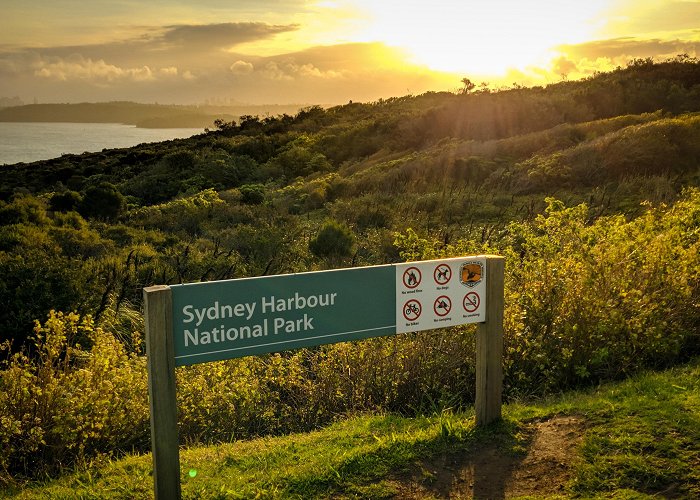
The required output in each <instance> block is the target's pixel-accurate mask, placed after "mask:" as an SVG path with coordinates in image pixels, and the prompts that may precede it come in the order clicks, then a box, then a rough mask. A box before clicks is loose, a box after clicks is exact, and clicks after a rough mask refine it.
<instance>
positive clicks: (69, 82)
mask: <svg viewBox="0 0 700 500" xmlns="http://www.w3.org/2000/svg"><path fill="white" fill-rule="evenodd" d="M699 24H700V1H698V0H692V1H691V0H649V1H647V2H636V1H633V0H589V1H587V2H562V1H560V0H537V1H531V2H522V1H516V0H491V1H488V2H487V1H474V0H461V1H460V0H443V1H435V2H425V1H417V0H403V1H402V0H384V1H374V0H317V1H313V0H275V1H259V0H241V1H237V2H230V1H227V0H202V1H198V2H192V1H190V0H154V1H153V2H147V3H143V2H133V1H129V0H121V1H116V2H115V1H108V0H93V1H92V2H89V3H87V4H86V3H84V2H80V1H78V0H53V1H48V0H27V1H24V2H10V3H9V4H8V5H7V6H4V15H3V17H2V18H1V19H0V97H2V96H5V97H12V96H18V97H19V98H21V99H23V100H25V101H27V100H32V99H34V98H36V99H37V100H38V101H40V102H51V101H53V102H55V101H59V102H60V101H69V102H70V101H82V100H93V101H94V100H135V101H146V102H150V101H155V100H160V101H163V100H165V101H166V102H174V103H193V102H202V101H204V100H211V99H223V100H229V101H230V100H235V101H238V102H258V103H260V102H281V103H289V102H304V103H310V102H320V103H326V104H327V103H336V102H346V101H347V100H365V101H366V100H373V99H377V98H379V97H390V96H395V95H405V94H407V93H421V92H425V91H427V90H449V91H455V90H457V89H458V88H459V87H460V80H461V79H462V78H464V77H468V78H471V79H472V80H474V81H478V82H482V81H484V82H489V85H491V86H492V87H501V86H504V85H512V84H513V83H518V84H520V85H533V84H537V85H542V84H547V83H553V82H557V81H559V80H561V79H562V78H569V79H576V78H583V77H586V76H588V75H591V74H592V73H594V72H596V71H608V70H610V69H613V68H615V67H617V66H620V65H622V66H624V65H625V64H627V62H628V61H629V60H631V59H633V58H638V57H654V58H657V59H664V58H668V57H673V56H675V55H677V54H681V53H686V54H688V55H690V56H691V57H694V56H696V55H697V53H698V50H699V48H700V29H699V28H700V26H699Z"/></svg>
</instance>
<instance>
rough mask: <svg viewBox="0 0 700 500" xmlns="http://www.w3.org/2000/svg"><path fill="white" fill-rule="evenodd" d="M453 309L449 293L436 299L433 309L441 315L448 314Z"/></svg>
mask: <svg viewBox="0 0 700 500" xmlns="http://www.w3.org/2000/svg"><path fill="white" fill-rule="evenodd" d="M451 310H452V301H451V300H450V298H449V297H448V296H447V295H441V296H440V297H438V298H437V299H435V303H434V304H433V311H435V314H437V315H438V316H440V317H443V316H447V315H448V314H449V313H450V311H451Z"/></svg>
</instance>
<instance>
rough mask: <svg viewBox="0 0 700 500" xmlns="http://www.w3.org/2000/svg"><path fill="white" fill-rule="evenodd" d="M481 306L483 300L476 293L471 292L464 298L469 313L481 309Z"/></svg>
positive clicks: (463, 302)
mask: <svg viewBox="0 0 700 500" xmlns="http://www.w3.org/2000/svg"><path fill="white" fill-rule="evenodd" d="M479 304H481V298H480V297H479V294H478V293H476V292H469V293H468V294H466V295H465V296H464V300H463V301H462V305H463V306H464V310H465V311H467V312H468V313H473V312H474V311H476V310H477V309H479Z"/></svg>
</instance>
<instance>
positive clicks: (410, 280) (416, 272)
mask: <svg viewBox="0 0 700 500" xmlns="http://www.w3.org/2000/svg"><path fill="white" fill-rule="evenodd" d="M421 278H422V276H421V274H420V269H418V268H417V267H409V268H408V269H406V270H405V271H404V272H403V285H404V286H405V287H406V288H415V287H417V286H418V285H420V280H421Z"/></svg>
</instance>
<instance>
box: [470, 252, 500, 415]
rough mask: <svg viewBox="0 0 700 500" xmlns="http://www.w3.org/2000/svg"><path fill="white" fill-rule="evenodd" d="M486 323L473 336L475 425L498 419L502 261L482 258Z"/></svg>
mask: <svg viewBox="0 0 700 500" xmlns="http://www.w3.org/2000/svg"><path fill="white" fill-rule="evenodd" d="M485 257H486V322H485V323H479V327H478V330H477V334H476V404H475V410H476V425H478V426H484V425H488V424H489V423H491V422H493V421H494V420H498V419H500V418H501V399H502V392H503V365H502V359H503V303H504V299H503V277H504V267H505V266H504V258H503V257H499V256H496V255H486V256H485Z"/></svg>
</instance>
